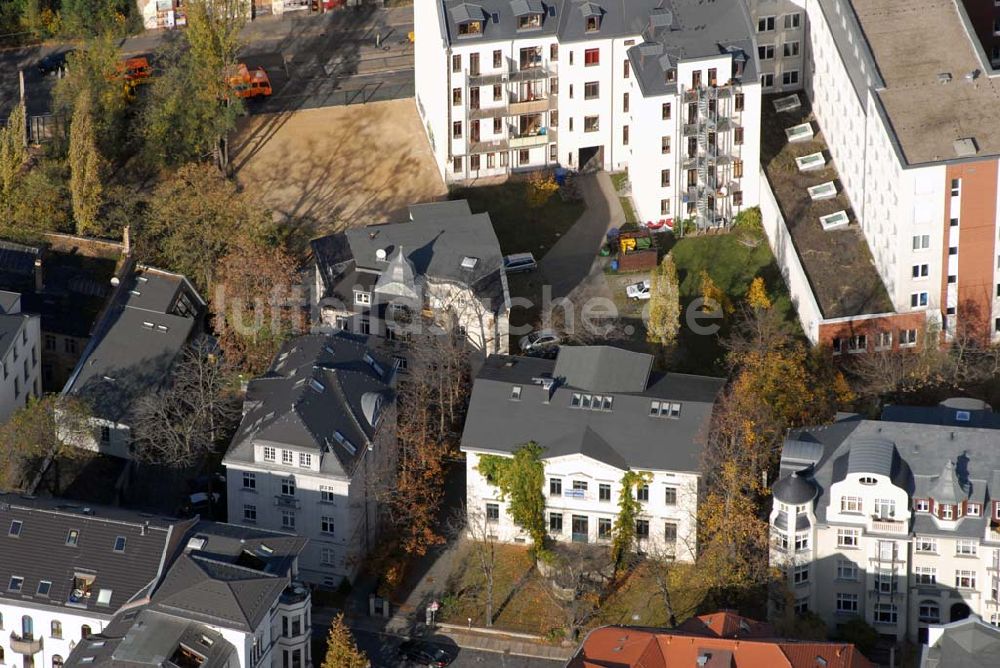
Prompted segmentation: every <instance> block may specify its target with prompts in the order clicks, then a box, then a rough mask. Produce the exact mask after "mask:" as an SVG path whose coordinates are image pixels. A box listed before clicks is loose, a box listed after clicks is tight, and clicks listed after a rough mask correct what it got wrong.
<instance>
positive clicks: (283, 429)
mask: <svg viewBox="0 0 1000 668" xmlns="http://www.w3.org/2000/svg"><path fill="white" fill-rule="evenodd" d="M394 384H395V369H394V367H393V365H392V363H391V362H389V361H386V360H385V359H383V357H382V356H381V355H380V354H378V353H376V352H374V351H372V350H370V349H369V348H368V347H367V345H366V338H365V337H358V336H355V335H351V334H348V333H346V332H338V333H336V334H330V335H324V334H311V335H306V336H299V337H296V338H294V339H292V340H290V341H288V342H287V343H285V345H284V346H282V348H281V350H280V351H279V353H278V356H277V357H276V358H275V360H274V362H273V363H272V365H271V368H270V370H269V371H268V373H266V374H265V375H264V376H261V377H260V378H256V379H254V380H253V381H251V382H250V385H249V387H248V388H247V395H246V399H245V401H244V406H243V421H242V422H241V424H240V428H239V430H238V431H237V433H236V436H235V437H234V439H233V442H232V444H231V445H230V447H229V450H228V452H227V453H226V456H225V457H224V459H223V462H222V463H223V465H225V467H226V479H227V491H228V504H229V520H230V521H231V522H234V523H237V524H241V525H247V526H258V527H261V528H265V529H276V530H281V531H288V532H294V533H296V534H298V535H299V536H305V537H307V538H308V539H309V544H308V546H307V547H306V549H305V551H304V552H303V554H302V557H301V574H302V578H303V579H304V580H306V581H308V582H310V583H313V584H317V585H322V586H326V587H336V586H337V585H339V584H340V582H341V581H342V580H343V579H344V578H348V579H351V578H353V577H354V576H355V575H356V574H357V572H358V570H359V569H360V567H361V561H362V560H363V559H364V556H365V554H366V553H367V551H368V549H369V548H370V547H372V546H373V545H374V540H375V536H376V534H377V530H378V525H379V519H380V514H379V504H378V499H379V498H380V492H381V491H382V490H383V489H384V486H385V485H386V484H388V483H389V482H390V481H391V480H392V479H393V478H392V476H391V475H390V473H391V470H392V469H391V463H392V462H393V461H394V451H395V445H396V438H395V423H396V420H395V416H396V409H395V395H394V392H393V387H394Z"/></svg>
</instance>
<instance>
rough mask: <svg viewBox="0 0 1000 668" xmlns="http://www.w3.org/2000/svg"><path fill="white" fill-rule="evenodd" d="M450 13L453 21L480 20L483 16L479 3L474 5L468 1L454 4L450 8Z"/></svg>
mask: <svg viewBox="0 0 1000 668" xmlns="http://www.w3.org/2000/svg"><path fill="white" fill-rule="evenodd" d="M451 15H452V18H453V19H454V20H455V23H466V22H468V21H482V20H483V17H484V14H483V8H482V7H481V6H480V5H474V4H472V3H470V2H462V3H460V4H458V5H456V6H454V7H453V8H452V10H451Z"/></svg>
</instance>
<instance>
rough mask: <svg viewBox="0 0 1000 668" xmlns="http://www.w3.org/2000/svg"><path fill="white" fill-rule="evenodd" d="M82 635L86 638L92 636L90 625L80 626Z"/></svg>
mask: <svg viewBox="0 0 1000 668" xmlns="http://www.w3.org/2000/svg"><path fill="white" fill-rule="evenodd" d="M80 637H81V638H83V639H84V640H86V639H87V638H89V637H90V627H89V626H87V625H86V624H84V625H83V626H81V627H80Z"/></svg>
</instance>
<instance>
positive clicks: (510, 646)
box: [313, 609, 574, 661]
mask: <svg viewBox="0 0 1000 668" xmlns="http://www.w3.org/2000/svg"><path fill="white" fill-rule="evenodd" d="M327 616H329V617H330V618H331V619H332V614H330V613H328V612H327V611H325V610H319V609H314V611H313V623H314V624H320V623H322V622H321V620H322V621H325V620H326V617H327ZM344 620H345V621H346V622H347V625H348V626H349V627H350V628H352V629H355V630H359V631H367V632H369V633H382V634H386V635H392V636H412V635H422V634H424V632H425V631H426V627H425V626H424V625H423V624H416V625H414V624H413V623H412V622H411V621H410V620H409V619H408V618H407V617H405V616H403V615H393V616H392V617H390V618H389V619H382V618H379V617H367V616H364V617H359V616H347V615H345V617H344ZM428 635H433V636H444V637H446V638H449V639H451V640H452V641H453V642H454V643H455V644H456V645H458V646H459V647H461V648H463V649H472V650H478V651H481V652H495V653H498V654H510V655H512V656H525V657H530V658H534V659H548V660H551V661H566V660H568V659H569V658H570V657H571V656H572V655H573V651H574V648H572V647H562V646H559V645H549V644H545V643H541V642H536V641H532V640H529V639H527V638H519V637H512V636H509V635H507V634H505V633H503V632H502V631H494V630H491V629H473V630H471V631H469V630H465V629H459V628H457V627H454V626H452V625H445V626H435V627H434V628H433V630H432V632H431V633H430V634H428Z"/></svg>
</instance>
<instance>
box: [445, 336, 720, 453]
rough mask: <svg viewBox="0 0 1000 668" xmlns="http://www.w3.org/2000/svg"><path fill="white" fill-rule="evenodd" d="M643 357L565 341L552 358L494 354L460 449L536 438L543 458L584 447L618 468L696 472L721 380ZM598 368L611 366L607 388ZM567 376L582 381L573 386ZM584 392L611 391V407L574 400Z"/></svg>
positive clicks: (495, 447) (508, 447) (501, 446)
mask: <svg viewBox="0 0 1000 668" xmlns="http://www.w3.org/2000/svg"><path fill="white" fill-rule="evenodd" d="M647 358H648V356H647V355H644V354H641V353H631V352H626V351H620V350H614V351H613V352H609V349H608V348H607V347H606V346H582V347H579V348H573V347H571V346H564V347H562V348H561V349H560V350H559V354H558V356H557V358H556V360H554V361H553V360H542V359H537V358H527V357H511V356H507V355H491V356H490V357H488V358H487V360H486V362H485V364H484V366H483V367H482V369H481V370H480V372H479V374H478V375H477V377H476V381H475V383H474V385H473V389H472V398H471V400H470V404H469V411H468V416H467V418H466V422H465V430H464V432H463V434H462V450H464V451H468V450H475V451H488V452H499V453H505V452H507V453H509V452H512V451H513V450H514V449H515V448H516V447H517V446H519V445H521V444H523V443H525V442H528V441H535V442H537V443H539V444H540V445H542V446H543V447H544V448H545V449H546V453H545V457H547V458H551V457H558V456H562V455H568V454H574V453H582V454H585V455H587V456H589V457H592V458H593V459H596V460H598V461H601V462H604V463H605V464H608V465H610V466H614V467H617V468H620V469H625V468H626V467H627V468H632V469H648V470H657V471H689V472H698V471H699V470H700V461H699V459H700V455H701V449H702V443H703V438H704V436H705V429H706V428H707V423H708V419H709V417H710V415H711V411H712V407H713V405H714V401H715V398H716V396H717V394H718V392H719V391H720V390H721V388H722V385H723V383H724V381H723V380H722V379H719V378H708V377H705V376H690V375H685V374H652V373H650V372H649V361H648V359H647ZM609 363H617V364H619V365H620V366H621V367H622V368H625V369H632V370H636V371H635V373H637V374H639V377H640V378H642V379H643V382H642V384H641V387H640V385H639V381H638V380H637V379H636V380H634V381H630V380H629V379H627V378H625V377H622V376H620V375H619V374H618V372H617V371H615V372H614V373H612V372H611V371H610V370H609V367H608V364H609ZM560 369H561V370H562V373H558V372H557V370H560ZM597 371H607V372H608V373H609V384H608V386H609V389H607V390H605V389H603V388H602V384H601V377H600V376H599V375H598V374H597V373H596V372H597ZM644 374H648V380H646V379H647V375H644ZM567 375H568V376H569V379H582V381H579V380H577V381H576V382H585V383H586V384H587V387H586V388H584V387H579V386H576V385H574V384H573V382H571V381H570V380H569V379H567V378H565V376H567ZM543 383H544V384H545V385H549V387H548V388H546V387H545V386H544V385H543ZM633 383H634V384H633ZM515 386H520V387H521V392H520V399H518V400H513V399H512V398H511V390H512V388H513V387H515ZM583 393H594V394H600V395H602V396H606V395H610V396H611V397H613V403H612V409H611V410H590V409H583V408H575V407H572V406H571V403H572V401H573V395H574V394H583ZM654 400H656V401H660V400H665V401H670V402H676V403H680V404H681V406H682V408H681V411H680V414H679V416H678V417H677V418H676V419H671V418H667V417H651V416H650V404H651V402H652V401H654ZM602 403H603V402H602Z"/></svg>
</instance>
